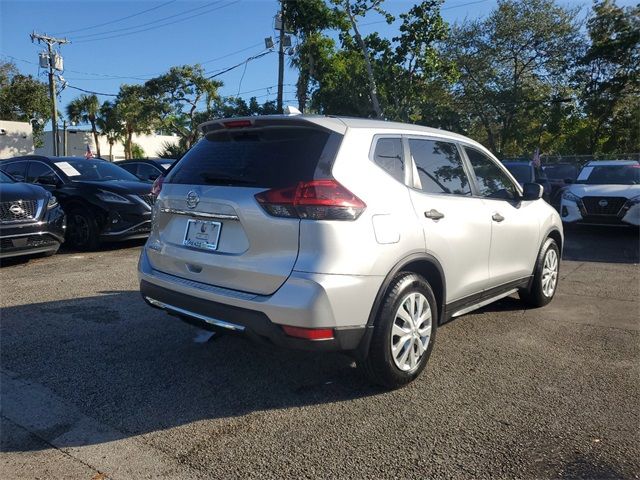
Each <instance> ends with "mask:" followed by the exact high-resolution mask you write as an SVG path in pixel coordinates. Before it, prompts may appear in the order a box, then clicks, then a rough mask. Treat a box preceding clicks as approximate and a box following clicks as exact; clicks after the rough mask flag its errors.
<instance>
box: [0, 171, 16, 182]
mask: <svg viewBox="0 0 640 480" xmlns="http://www.w3.org/2000/svg"><path fill="white" fill-rule="evenodd" d="M0 183H13V180H12V178H11V177H10V176H9V175H7V174H6V173H2V171H0Z"/></svg>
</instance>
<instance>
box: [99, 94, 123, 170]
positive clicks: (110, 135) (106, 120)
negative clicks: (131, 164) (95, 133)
mask: <svg viewBox="0 0 640 480" xmlns="http://www.w3.org/2000/svg"><path fill="white" fill-rule="evenodd" d="M99 113H100V115H99V116H98V118H97V119H96V124H97V125H98V127H100V131H101V132H102V135H104V136H105V137H107V143H108V144H109V160H110V161H112V162H113V146H114V145H115V143H116V142H118V141H120V140H122V137H123V132H122V122H120V119H119V118H118V109H117V105H116V104H115V103H112V102H110V101H108V100H107V101H105V102H104V103H103V104H102V106H101V107H100V112H99Z"/></svg>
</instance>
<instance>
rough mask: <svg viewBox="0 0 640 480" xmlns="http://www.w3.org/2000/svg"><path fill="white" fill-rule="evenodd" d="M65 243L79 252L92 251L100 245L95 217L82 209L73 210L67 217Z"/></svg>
mask: <svg viewBox="0 0 640 480" xmlns="http://www.w3.org/2000/svg"><path fill="white" fill-rule="evenodd" d="M67 242H69V244H70V245H71V246H72V247H74V248H77V249H79V250H94V249H96V248H98V245H99V244H100V239H99V234H98V224H97V223H96V219H95V217H94V216H93V215H92V214H91V212H89V211H88V210H86V209H84V208H74V209H72V210H71V211H70V212H69V215H68V216H67Z"/></svg>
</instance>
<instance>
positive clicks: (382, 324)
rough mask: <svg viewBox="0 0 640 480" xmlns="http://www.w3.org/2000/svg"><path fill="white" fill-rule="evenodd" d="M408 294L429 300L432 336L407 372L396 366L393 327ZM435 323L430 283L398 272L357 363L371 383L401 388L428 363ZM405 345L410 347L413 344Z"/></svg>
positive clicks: (410, 274) (419, 277)
mask: <svg viewBox="0 0 640 480" xmlns="http://www.w3.org/2000/svg"><path fill="white" fill-rule="evenodd" d="M411 293H421V294H422V295H424V297H425V298H426V299H427V301H428V303H429V308H430V310H431V336H430V337H429V340H428V344H427V348H426V351H425V352H424V353H423V354H422V356H421V357H420V358H419V360H418V361H417V363H416V366H415V367H413V368H412V369H411V370H409V371H403V370H401V369H400V368H399V367H398V366H397V365H396V363H395V361H394V359H393V356H392V351H391V341H392V329H393V325H394V322H395V321H396V312H397V311H398V309H399V308H400V306H401V305H402V303H403V302H404V300H405V299H406V298H407V296H408V295H409V294H411ZM437 325H438V309H437V305H436V299H435V296H434V295H433V291H432V290H431V286H430V285H429V283H428V282H427V281H426V280H425V279H424V278H423V277H422V276H420V275H418V274H415V273H410V272H402V273H399V274H398V275H397V276H396V278H394V279H393V281H392V282H391V284H390V285H389V288H388V289H387V292H386V293H385V296H384V298H383V300H382V304H381V305H380V309H379V311H378V313H377V315H376V318H375V323H374V328H373V334H372V337H371V342H370V345H369V350H368V351H367V352H366V353H365V354H364V356H363V358H361V359H360V360H359V362H358V363H359V365H360V366H361V368H362V369H363V371H364V373H365V374H366V375H367V377H369V379H370V380H371V381H372V382H373V383H376V384H378V385H381V386H383V387H385V388H389V389H395V388H399V387H402V386H404V385H406V384H408V383H409V382H411V381H413V380H414V379H415V378H416V377H417V376H418V375H420V373H421V372H422V370H424V368H425V366H426V365H427V362H428V360H429V356H430V355H431V351H432V350H433V345H434V343H435V339H436V328H437ZM407 348H413V345H411V346H410V347H407Z"/></svg>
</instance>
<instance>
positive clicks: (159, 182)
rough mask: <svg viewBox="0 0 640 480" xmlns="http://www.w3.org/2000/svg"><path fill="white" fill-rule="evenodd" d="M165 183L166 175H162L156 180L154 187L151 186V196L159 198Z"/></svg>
mask: <svg viewBox="0 0 640 480" xmlns="http://www.w3.org/2000/svg"><path fill="white" fill-rule="evenodd" d="M163 183H164V175H160V176H159V177H158V178H156V179H155V181H154V182H153V185H152V186H151V195H154V196H156V197H157V196H158V195H160V191H161V190H162V184H163Z"/></svg>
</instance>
